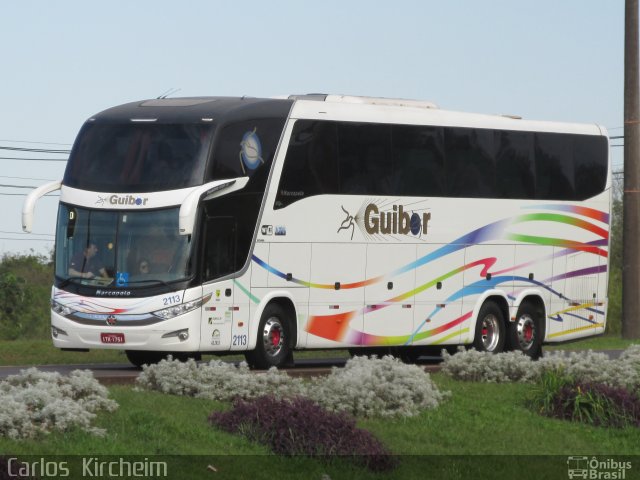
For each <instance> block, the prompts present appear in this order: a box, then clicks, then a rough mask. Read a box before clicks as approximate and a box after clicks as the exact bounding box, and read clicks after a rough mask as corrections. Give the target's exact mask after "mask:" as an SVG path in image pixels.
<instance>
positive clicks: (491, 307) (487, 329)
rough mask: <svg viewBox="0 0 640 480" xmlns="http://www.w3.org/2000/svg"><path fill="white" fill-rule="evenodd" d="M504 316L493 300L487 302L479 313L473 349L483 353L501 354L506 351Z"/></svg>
mask: <svg viewBox="0 0 640 480" xmlns="http://www.w3.org/2000/svg"><path fill="white" fill-rule="evenodd" d="M505 330H506V329H505V321H504V314H503V313H502V309H501V308H500V306H499V305H498V304H497V303H496V302H493V301H491V300H489V301H487V302H485V303H484V304H483V305H482V307H481V308H480V312H479V313H478V321H477V322H476V332H475V335H474V338H473V347H474V348H475V349H476V350H479V351H481V352H489V353H500V352H502V351H503V350H504V345H505V340H506V331H505Z"/></svg>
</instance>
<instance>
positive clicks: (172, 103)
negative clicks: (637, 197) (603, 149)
mask: <svg viewBox="0 0 640 480" xmlns="http://www.w3.org/2000/svg"><path fill="white" fill-rule="evenodd" d="M292 103H293V107H292V108H291V107H290V106H291V104H292ZM289 108H291V112H290V116H291V118H306V119H318V120H336V121H352V122H375V123H397V124H414V125H438V126H458V127H474V128H493V129H504V130H522V131H541V132H566V133H579V134H590V135H607V132H606V130H605V129H604V128H603V127H600V126H598V125H596V124H578V123H561V122H547V121H533V120H524V119H521V118H519V117H514V116H511V115H486V114H477V113H466V112H454V111H448V110H442V109H440V108H438V107H437V106H436V105H435V104H433V103H431V102H426V101H418V100H405V99H389V98H374V97H355V96H345V95H326V94H309V95H292V96H289V97H282V98H253V97H185V98H160V99H152V100H141V101H138V102H132V103H127V104H124V105H120V106H117V107H113V108H110V109H107V110H105V111H103V112H100V113H98V114H96V115H94V116H93V117H92V119H91V120H92V121H93V120H96V121H106V122H111V121H114V122H122V121H129V120H133V121H136V120H138V121H157V122H200V121H220V120H224V121H233V120H234V119H236V118H237V119H240V118H246V117H244V116H243V113H244V114H246V113H248V112H247V110H250V111H251V113H250V115H252V116H256V115H257V116H260V117H267V116H271V115H273V114H274V113H275V112H278V113H279V114H280V115H281V114H282V113H283V111H284V110H285V109H287V110H288V109H289Z"/></svg>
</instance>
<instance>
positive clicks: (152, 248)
mask: <svg viewBox="0 0 640 480" xmlns="http://www.w3.org/2000/svg"><path fill="white" fill-rule="evenodd" d="M178 212H179V209H178V208H177V207H174V208H168V209H164V210H154V211H137V212H131V211H125V212H114V211H103V210H92V209H87V208H82V207H76V206H72V205H65V204H60V209H59V211H58V227H57V232H56V269H55V270H56V277H58V278H59V279H62V280H63V281H68V282H74V283H80V284H84V285H94V286H111V287H116V288H117V287H127V288H132V287H136V286H139V287H147V286H151V285H157V284H165V283H168V282H174V281H178V280H183V279H185V278H187V277H188V276H189V275H190V266H189V265H190V264H189V256H190V249H191V243H190V241H189V237H188V236H183V235H179V234H178Z"/></svg>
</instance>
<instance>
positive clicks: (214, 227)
mask: <svg viewBox="0 0 640 480" xmlns="http://www.w3.org/2000/svg"><path fill="white" fill-rule="evenodd" d="M236 227H237V226H236V218H235V217H207V218H206V220H205V233H204V239H205V241H204V245H205V248H204V262H203V270H204V271H203V277H204V280H205V281H206V280H212V279H215V278H220V277H224V276H225V275H230V274H232V273H234V272H235V271H236V270H237V269H238V266H237V261H238V258H237V255H236V246H237V238H236Z"/></svg>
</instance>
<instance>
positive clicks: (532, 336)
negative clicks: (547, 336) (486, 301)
mask: <svg viewBox="0 0 640 480" xmlns="http://www.w3.org/2000/svg"><path fill="white" fill-rule="evenodd" d="M543 318H544V313H543V312H541V311H540V308H536V306H535V305H534V304H532V303H529V302H524V303H523V304H522V305H520V308H518V314H517V315H516V321H515V322H512V323H511V324H509V332H508V336H509V347H510V348H511V349H512V350H518V351H521V352H522V353H524V354H525V355H529V356H530V357H532V358H538V357H540V355H541V354H542V337H543V336H544V332H543V331H542V321H543Z"/></svg>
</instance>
